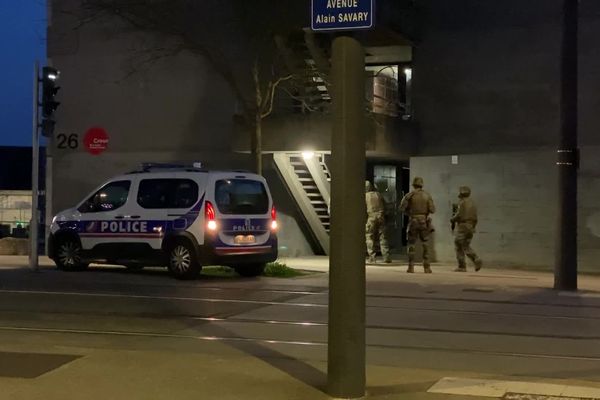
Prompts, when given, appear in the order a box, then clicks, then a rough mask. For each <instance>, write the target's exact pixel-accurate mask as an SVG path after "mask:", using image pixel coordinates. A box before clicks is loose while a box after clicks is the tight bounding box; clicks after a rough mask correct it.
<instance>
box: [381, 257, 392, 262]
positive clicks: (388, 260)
mask: <svg viewBox="0 0 600 400" xmlns="http://www.w3.org/2000/svg"><path fill="white" fill-rule="evenodd" d="M383 262H384V263H386V264H390V263H391V262H392V258H391V257H390V256H387V257H385V258H384V259H383Z"/></svg>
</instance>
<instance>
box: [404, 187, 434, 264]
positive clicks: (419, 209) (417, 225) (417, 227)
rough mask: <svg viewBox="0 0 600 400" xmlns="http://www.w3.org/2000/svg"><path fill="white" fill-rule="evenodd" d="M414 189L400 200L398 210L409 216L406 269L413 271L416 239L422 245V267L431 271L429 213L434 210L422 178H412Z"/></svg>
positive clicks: (431, 199)
mask: <svg viewBox="0 0 600 400" xmlns="http://www.w3.org/2000/svg"><path fill="white" fill-rule="evenodd" d="M413 188H414V190H413V191H412V192H410V193H408V194H407V195H406V196H404V198H403V199H402V201H401V202H400V211H401V212H402V213H404V214H406V215H407V216H408V218H409V221H408V228H407V231H406V235H407V240H408V270H407V271H406V272H414V259H415V250H416V244H417V240H418V239H420V240H421V244H422V245H423V267H424V269H425V272H426V273H431V268H430V265H429V247H428V242H429V236H430V235H431V232H432V231H433V229H432V227H431V218H429V215H430V214H433V213H434V212H435V206H434V204H433V198H432V197H431V195H430V194H429V193H427V192H426V191H424V190H423V179H422V178H418V177H417V178H415V179H414V180H413Z"/></svg>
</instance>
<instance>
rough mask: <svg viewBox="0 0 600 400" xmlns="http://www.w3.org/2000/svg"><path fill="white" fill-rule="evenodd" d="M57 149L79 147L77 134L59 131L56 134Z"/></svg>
mask: <svg viewBox="0 0 600 400" xmlns="http://www.w3.org/2000/svg"><path fill="white" fill-rule="evenodd" d="M56 140H57V147H58V148H59V149H76V148H78V147H79V136H78V135H77V134H76V133H72V134H70V135H67V134H64V133H60V134H58V135H57V136H56Z"/></svg>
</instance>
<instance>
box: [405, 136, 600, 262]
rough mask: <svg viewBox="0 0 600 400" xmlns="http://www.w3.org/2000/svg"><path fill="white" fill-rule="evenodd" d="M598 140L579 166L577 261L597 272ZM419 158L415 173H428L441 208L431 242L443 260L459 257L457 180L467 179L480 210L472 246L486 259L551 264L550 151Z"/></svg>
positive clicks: (553, 190)
mask: <svg viewBox="0 0 600 400" xmlns="http://www.w3.org/2000/svg"><path fill="white" fill-rule="evenodd" d="M599 150H600V148H598V147H586V148H584V149H583V152H582V165H581V170H580V172H579V178H580V182H579V191H580V196H579V232H578V243H579V252H580V254H579V267H580V269H581V270H584V271H600V266H599V265H598V263H597V260H598V259H599V257H600V204H599V203H598V201H597V198H598V196H597V194H598V193H600V174H599V173H598V171H600V160H598V159H597V157H594V155H595V154H597V153H598V151H599ZM457 157H458V164H453V161H452V155H444V156H431V157H416V158H413V159H411V175H413V176H421V177H423V178H424V179H425V186H426V188H425V189H426V190H427V191H428V192H429V193H430V194H431V195H432V196H433V198H434V200H435V204H436V207H437V212H436V214H435V215H434V216H433V220H434V226H435V228H436V232H435V234H434V240H433V249H434V254H435V257H436V259H437V260H438V261H442V262H454V260H455V254H454V242H453V236H452V232H451V229H450V222H449V221H450V217H451V214H452V204H453V203H456V202H457V200H458V198H457V196H458V187H459V186H462V185H467V186H470V187H471V189H472V191H473V194H472V197H473V199H474V201H475V202H476V204H477V207H478V210H479V224H478V226H477V233H476V235H475V239H474V241H473V248H474V249H475V250H476V251H477V252H478V253H479V254H480V256H481V257H482V258H483V259H484V261H485V262H486V263H487V264H488V265H492V266H503V265H514V266H529V267H539V268H545V269H552V268H553V265H554V255H555V253H554V249H555V243H556V242H555V240H556V222H557V214H556V213H557V202H556V198H557V174H556V171H557V170H556V166H555V154H554V152H551V151H525V152H511V153H494V154H467V155H465V154H463V155H458V156H457Z"/></svg>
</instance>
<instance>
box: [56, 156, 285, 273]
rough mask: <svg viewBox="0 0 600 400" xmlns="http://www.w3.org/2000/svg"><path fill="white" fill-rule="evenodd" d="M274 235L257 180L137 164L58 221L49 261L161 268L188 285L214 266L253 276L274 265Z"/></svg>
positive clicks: (269, 203)
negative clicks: (134, 169) (225, 267)
mask: <svg viewBox="0 0 600 400" xmlns="http://www.w3.org/2000/svg"><path fill="white" fill-rule="evenodd" d="M277 228H278V227H277V215H276V211H275V207H274V206H273V200H272V197H271V194H270V192H269V188H268V186H267V183H266V181H265V179H264V178H263V177H261V176H259V175H256V174H252V173H247V172H239V171H230V172H223V171H208V170H205V169H202V168H199V167H197V166H191V167H188V166H185V165H169V164H143V165H142V168H141V169H140V170H137V171H133V172H130V173H128V174H125V175H122V176H118V177H115V178H113V179H111V180H109V181H108V182H106V183H104V184H103V185H101V186H100V187H99V188H97V189H96V190H94V191H93V192H92V193H91V194H90V195H89V196H87V197H86V198H85V199H84V200H83V201H81V202H80V203H79V204H78V205H77V206H76V207H75V208H72V209H68V210H65V211H62V212H60V213H59V214H58V215H56V216H55V217H54V219H53V220H52V225H51V228H50V232H51V234H50V237H49V240H48V243H49V256H50V258H51V259H52V260H53V261H54V262H55V263H56V266H57V267H58V268H59V269H62V270H82V269H85V268H87V266H88V265H89V264H90V263H92V262H93V263H107V264H117V265H124V266H126V267H128V268H130V269H139V268H143V267H144V266H161V265H162V266H165V265H166V266H167V267H168V269H169V271H170V272H171V274H172V275H173V276H174V277H176V278H178V279H192V278H194V277H196V276H197V275H198V274H199V273H200V270H201V269H202V265H207V264H213V265H214V264H217V265H225V266H230V267H232V268H234V269H235V270H236V271H237V272H238V273H239V274H240V275H242V276H256V275H260V274H261V273H262V272H263V270H264V268H265V265H266V263H268V262H271V261H274V260H275V259H276V258H277Z"/></svg>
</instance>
